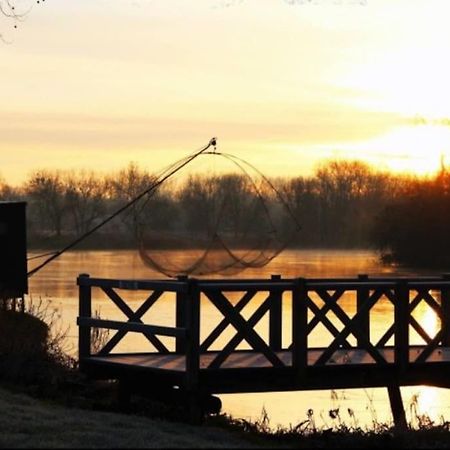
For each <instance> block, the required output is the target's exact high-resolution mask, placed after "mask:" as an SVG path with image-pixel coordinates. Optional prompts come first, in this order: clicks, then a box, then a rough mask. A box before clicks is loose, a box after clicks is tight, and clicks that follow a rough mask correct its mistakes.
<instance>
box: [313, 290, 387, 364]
mask: <svg viewBox="0 0 450 450" xmlns="http://www.w3.org/2000/svg"><path fill="white" fill-rule="evenodd" d="M382 294H383V289H379V288H378V289H376V290H375V291H374V292H373V293H372V295H370V296H369V298H368V299H367V301H366V302H365V303H364V305H362V307H361V309H360V310H359V311H358V312H357V313H356V314H355V315H354V316H353V317H352V319H350V318H349V317H348V315H347V314H346V313H345V312H344V311H343V310H342V309H341V308H340V307H339V306H338V305H336V304H334V303H332V304H331V306H332V307H331V310H332V311H333V312H334V314H336V316H337V317H338V318H339V320H341V322H342V323H343V324H344V329H343V330H342V331H341V332H340V333H339V335H338V336H336V338H335V339H334V341H333V342H332V343H331V345H330V346H329V347H328V349H327V350H325V351H324V352H323V354H322V355H321V357H320V358H319V359H318V361H317V362H316V365H321V364H325V363H326V362H327V361H328V360H329V359H330V357H331V356H332V355H333V353H335V352H336V350H337V349H338V348H339V347H340V346H341V345H342V344H343V342H344V340H345V339H346V338H347V336H349V335H350V333H352V334H353V335H354V336H355V337H357V336H358V331H359V329H358V326H357V324H358V321H359V317H360V315H361V314H364V313H365V311H366V310H370V309H371V308H372V307H373V305H374V304H375V303H376V302H377V301H378V300H379V298H380V297H381V295H382ZM361 341H363V342H364V336H361ZM363 348H364V349H365V350H366V351H367V352H368V353H369V354H370V356H372V358H373V359H374V360H375V361H376V362H377V363H378V364H386V360H385V358H384V357H383V356H382V354H381V353H380V352H379V350H378V349H377V348H376V347H375V346H374V345H373V344H372V343H371V342H370V341H365V342H364V347H363Z"/></svg>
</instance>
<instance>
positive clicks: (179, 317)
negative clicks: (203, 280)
mask: <svg viewBox="0 0 450 450" xmlns="http://www.w3.org/2000/svg"><path fill="white" fill-rule="evenodd" d="M177 279H178V281H180V282H184V283H189V281H188V277H187V276H186V275H180V276H178V277H177ZM187 307H188V298H187V294H186V292H177V293H176V300H175V326H176V327H177V328H178V327H180V328H184V327H185V326H186V309H187ZM185 351H186V341H185V340H184V339H180V338H178V337H177V338H176V340H175V352H176V353H184V352H185Z"/></svg>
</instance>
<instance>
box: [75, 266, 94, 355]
mask: <svg viewBox="0 0 450 450" xmlns="http://www.w3.org/2000/svg"><path fill="white" fill-rule="evenodd" d="M87 279H89V275H88V274H86V273H82V274H80V276H79V277H78V280H79V283H78V284H79V286H80V287H79V304H78V308H79V309H78V316H79V317H80V318H89V319H90V318H91V317H92V302H91V286H86V285H84V284H82V283H80V282H82V280H87ZM90 355H91V327H90V326H85V325H79V329H78V357H79V358H80V360H81V359H82V358H86V357H89V356H90Z"/></svg>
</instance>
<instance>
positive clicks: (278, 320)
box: [269, 275, 283, 352]
mask: <svg viewBox="0 0 450 450" xmlns="http://www.w3.org/2000/svg"><path fill="white" fill-rule="evenodd" d="M271 280H272V281H274V282H276V281H280V280H281V276H280V275H272V276H271ZM282 300H283V294H282V292H281V291H280V290H278V289H277V288H275V289H273V290H271V291H270V310H269V311H270V312H269V345H270V348H271V349H272V350H273V351H274V352H277V351H280V350H281V348H282V345H283V344H282V313H283V310H282Z"/></svg>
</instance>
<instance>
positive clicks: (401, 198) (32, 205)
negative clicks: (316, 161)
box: [0, 161, 450, 264]
mask: <svg viewBox="0 0 450 450" xmlns="http://www.w3.org/2000/svg"><path fill="white" fill-rule="evenodd" d="M215 178H216V179H215V182H214V183H213V182H212V177H211V176H208V175H204V176H197V177H190V178H187V179H186V180H184V181H183V182H182V183H174V182H170V183H167V184H165V185H164V186H163V188H162V189H159V190H158V191H157V192H156V194H155V195H153V196H152V197H151V198H150V199H147V200H146V201H145V207H143V206H144V205H143V204H142V203H138V204H136V205H134V206H133V207H131V208H129V209H127V210H126V211H125V212H124V213H123V214H121V215H119V216H118V217H117V218H116V219H114V220H113V221H111V222H109V223H108V224H107V225H106V226H105V227H102V228H101V229H100V230H99V231H98V232H96V233H95V234H94V235H93V236H91V238H90V239H88V240H87V241H86V242H84V243H83V246H84V247H92V248H121V247H130V246H133V245H135V242H136V236H137V234H138V229H139V224H140V223H142V222H145V223H146V224H147V225H148V227H149V228H151V229H152V230H159V231H161V232H164V231H173V230H177V231H178V232H182V231H183V229H186V230H194V229H208V228H210V229H213V227H214V226H217V224H214V223H213V222H214V220H217V216H215V218H214V217H212V215H211V210H212V208H213V202H214V198H216V197H217V195H218V193H219V191H226V192H227V195H228V196H229V197H230V199H231V200H230V201H229V202H228V203H227V211H226V214H224V215H223V216H222V219H223V221H228V222H230V223H229V224H228V225H229V226H230V227H232V226H236V224H237V223H238V222H239V223H243V222H245V221H247V222H248V223H253V226H254V227H255V230H256V226H257V225H258V223H261V221H260V220H259V219H258V217H256V218H255V217H253V218H252V217H251V214H253V215H254V214H255V212H254V211H253V212H252V211H251V208H250V206H249V207H248V208H247V207H245V208H242V205H243V204H244V205H247V204H248V205H250V202H249V198H250V197H251V195H254V192H253V194H252V193H251V192H250V190H251V189H250V188H249V183H248V181H246V180H245V176H243V175H222V176H219V177H218V176H216V177H215ZM449 180H450V178H449V176H447V174H446V173H444V172H442V173H440V174H439V175H438V176H437V177H436V178H434V179H423V178H417V177H413V176H407V175H393V174H391V173H388V172H380V171H377V170H375V169H373V168H372V167H370V166H368V165H367V164H365V163H363V162H360V161H327V162H325V163H323V164H322V165H321V166H319V167H318V168H317V170H316V171H315V173H314V174H313V175H312V176H307V177H305V176H298V177H292V178H286V177H285V178H282V177H278V178H276V179H271V180H270V183H271V184H272V185H273V186H274V187H275V188H276V191H277V192H278V193H279V194H280V195H281V196H282V197H283V199H284V200H285V202H286V203H287V204H288V205H289V208H290V210H291V211H292V213H293V215H295V217H297V218H298V221H299V222H300V224H301V227H302V229H301V232H300V233H299V234H298V235H297V236H296V238H295V239H294V240H293V241H292V242H291V243H290V245H291V246H294V247H295V246H299V247H303V248H304V247H329V248H364V247H371V246H372V247H373V246H375V247H376V248H378V249H380V251H381V252H382V253H383V255H384V256H385V258H386V259H388V258H389V257H390V258H391V259H392V260H395V261H401V262H407V263H413V262H418V263H420V264H422V263H424V264H431V263H436V261H438V260H439V261H440V263H446V262H447V261H448V257H447V256H446V255H442V258H438V257H437V253H438V252H440V253H445V252H443V250H442V249H448V248H449V247H448V243H449V242H448V240H449V238H448V237H447V230H448V225H450V223H449V222H450V201H449V196H450V193H449V184H450V181H449ZM153 181H154V179H153V178H152V175H151V174H149V173H147V172H146V171H144V170H142V169H141V168H139V166H137V165H136V164H133V163H132V164H129V165H128V166H127V167H126V168H124V169H122V170H120V171H117V172H115V173H111V174H109V175H107V176H100V175H99V174H97V173H95V172H86V171H80V172H66V171H61V170H37V171H35V172H34V173H32V174H30V175H29V177H28V179H27V180H26V182H24V183H23V184H22V185H21V186H19V187H12V186H10V185H9V184H8V183H7V182H6V181H5V180H3V181H1V180H0V199H2V200H25V201H27V202H28V207H27V218H28V238H29V245H30V246H31V247H35V248H36V247H40V248H45V247H59V246H60V245H62V244H63V243H67V242H70V240H71V239H73V238H75V237H77V236H81V235H83V234H84V233H86V232H87V231H88V230H90V229H91V228H92V227H94V226H95V225H97V224H98V223H100V222H101V221H102V220H104V219H105V218H106V217H108V216H109V215H110V214H112V213H113V212H114V211H116V210H117V209H118V208H120V207H121V206H122V205H124V204H126V203H127V202H129V201H130V200H131V199H133V198H135V197H136V196H137V195H138V194H140V193H141V192H143V191H145V190H146V189H147V188H148V186H149V185H150V184H151V183H152V182H153ZM263 195H264V196H265V197H266V200H267V204H269V207H271V206H270V205H271V204H272V203H273V202H272V203H271V196H272V197H273V196H274V192H270V190H267V189H266V191H265V192H264V194H263ZM238 205H241V208H238ZM245 215H248V217H245ZM278 216H279V217H278V226H279V227H280V228H281V229H286V230H287V229H288V228H289V224H288V223H279V222H280V221H285V222H287V221H289V220H291V218H290V217H289V215H283V216H282V215H278ZM431 249H432V251H431Z"/></svg>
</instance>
